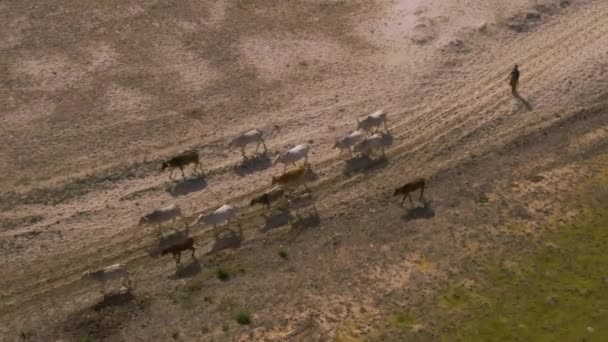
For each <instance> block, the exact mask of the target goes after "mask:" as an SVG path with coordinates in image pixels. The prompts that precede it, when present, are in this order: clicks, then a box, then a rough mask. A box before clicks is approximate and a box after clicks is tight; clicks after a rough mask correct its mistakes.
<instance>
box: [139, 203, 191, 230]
mask: <svg viewBox="0 0 608 342" xmlns="http://www.w3.org/2000/svg"><path fill="white" fill-rule="evenodd" d="M178 217H182V211H181V209H180V207H179V206H177V204H171V205H168V206H166V207H162V208H158V209H154V210H153V211H152V212H151V213H149V214H146V215H144V216H142V217H141V218H140V219H139V224H140V225H143V224H157V225H159V226H160V225H161V224H162V223H164V222H167V221H175V219H176V218H178Z"/></svg>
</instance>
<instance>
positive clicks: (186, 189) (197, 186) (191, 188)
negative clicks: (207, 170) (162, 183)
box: [167, 175, 207, 197]
mask: <svg viewBox="0 0 608 342" xmlns="http://www.w3.org/2000/svg"><path fill="white" fill-rule="evenodd" d="M206 187H207V180H206V179H205V176H203V175H195V176H191V177H188V178H185V179H183V180H181V181H177V182H176V183H175V184H173V185H172V186H170V187H169V188H168V189H167V192H168V193H169V194H170V195H171V196H173V197H179V196H185V195H188V194H190V193H193V192H196V191H201V190H203V189H204V188H206Z"/></svg>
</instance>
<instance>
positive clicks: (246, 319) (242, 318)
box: [234, 309, 251, 325]
mask: <svg viewBox="0 0 608 342" xmlns="http://www.w3.org/2000/svg"><path fill="white" fill-rule="evenodd" d="M234 319H235V320H236V321H237V323H238V324H240V325H249V324H251V315H250V314H249V311H247V310H244V309H243V310H240V311H239V312H237V313H236V315H235V316H234Z"/></svg>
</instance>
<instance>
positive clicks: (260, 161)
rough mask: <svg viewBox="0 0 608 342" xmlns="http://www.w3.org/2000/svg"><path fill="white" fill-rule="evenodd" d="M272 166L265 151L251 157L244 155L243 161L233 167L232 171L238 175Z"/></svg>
mask: <svg viewBox="0 0 608 342" xmlns="http://www.w3.org/2000/svg"><path fill="white" fill-rule="evenodd" d="M271 166H272V161H271V160H270V157H268V155H267V154H266V153H263V154H256V155H255V156H253V157H245V158H244V159H243V161H242V162H241V163H240V164H239V165H237V166H236V167H235V168H234V172H235V173H236V174H237V175H239V176H240V177H244V176H247V175H250V174H252V173H256V172H260V171H264V170H266V169H268V168H270V167H271Z"/></svg>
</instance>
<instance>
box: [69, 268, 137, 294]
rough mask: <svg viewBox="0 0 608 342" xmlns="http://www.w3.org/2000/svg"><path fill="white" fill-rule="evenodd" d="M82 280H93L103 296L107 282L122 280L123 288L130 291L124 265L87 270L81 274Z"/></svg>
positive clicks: (127, 273)
mask: <svg viewBox="0 0 608 342" xmlns="http://www.w3.org/2000/svg"><path fill="white" fill-rule="evenodd" d="M80 279H82V280H94V281H97V282H99V283H100V284H101V292H102V293H103V294H105V284H106V281H108V280H114V279H123V284H122V285H123V286H125V285H126V287H127V288H128V289H131V279H130V274H129V271H127V266H126V265H125V264H114V265H111V266H108V267H105V268H102V269H99V270H95V271H91V270H87V271H84V272H83V273H82V277H81V278H80Z"/></svg>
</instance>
